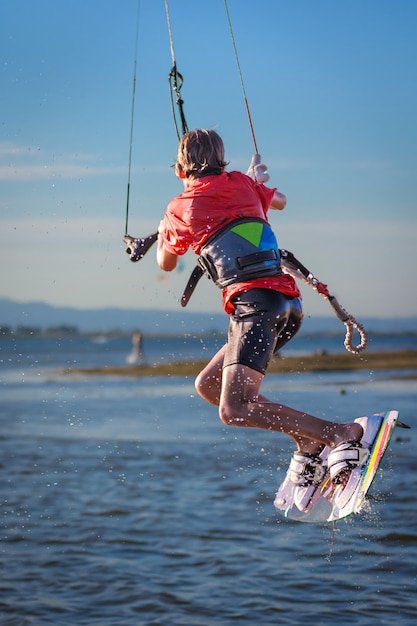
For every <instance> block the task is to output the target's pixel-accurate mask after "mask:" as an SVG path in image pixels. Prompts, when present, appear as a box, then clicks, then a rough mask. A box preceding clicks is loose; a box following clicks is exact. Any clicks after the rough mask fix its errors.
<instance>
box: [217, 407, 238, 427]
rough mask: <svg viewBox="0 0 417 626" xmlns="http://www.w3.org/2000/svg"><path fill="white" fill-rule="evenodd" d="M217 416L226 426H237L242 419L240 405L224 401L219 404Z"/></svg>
mask: <svg viewBox="0 0 417 626" xmlns="http://www.w3.org/2000/svg"><path fill="white" fill-rule="evenodd" d="M219 417H220V420H221V421H222V422H223V424H226V426H239V425H241V423H242V421H243V416H242V410H241V407H239V406H238V405H236V406H231V405H229V404H227V403H224V402H222V403H220V405H219Z"/></svg>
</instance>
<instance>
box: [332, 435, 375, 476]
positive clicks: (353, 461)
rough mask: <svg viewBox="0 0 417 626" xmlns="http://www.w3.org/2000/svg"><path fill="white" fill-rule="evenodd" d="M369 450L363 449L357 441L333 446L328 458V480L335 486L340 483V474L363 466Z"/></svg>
mask: <svg viewBox="0 0 417 626" xmlns="http://www.w3.org/2000/svg"><path fill="white" fill-rule="evenodd" d="M368 457H369V449H368V448H363V447H362V446H361V444H360V443H358V442H357V441H345V442H343V443H340V444H339V445H338V446H335V447H334V448H333V450H332V451H331V452H330V454H329V457H328V465H329V471H330V478H331V479H332V481H333V482H334V483H336V484H338V483H339V482H341V481H342V474H343V473H344V472H347V471H351V470H352V469H354V468H355V467H359V466H360V467H362V466H364V465H365V463H366V461H367V460H368Z"/></svg>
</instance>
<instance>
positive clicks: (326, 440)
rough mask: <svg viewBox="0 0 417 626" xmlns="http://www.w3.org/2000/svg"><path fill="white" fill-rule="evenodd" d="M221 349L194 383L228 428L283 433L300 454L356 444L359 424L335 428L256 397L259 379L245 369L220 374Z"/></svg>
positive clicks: (236, 367)
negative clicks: (349, 442) (217, 409)
mask: <svg viewBox="0 0 417 626" xmlns="http://www.w3.org/2000/svg"><path fill="white" fill-rule="evenodd" d="M224 352H225V346H224V347H223V348H221V349H220V350H219V352H218V353H217V354H216V355H215V356H214V357H213V359H212V360H211V361H210V363H209V364H208V365H207V366H206V368H205V369H204V370H203V371H202V372H201V373H200V374H199V376H198V377H197V380H196V389H197V392H198V393H199V394H200V395H201V397H203V398H204V399H205V400H206V401H207V402H210V403H211V404H214V405H218V406H219V414H220V419H221V420H222V421H223V422H224V423H225V424H228V425H231V426H246V427H252V428H264V429H266V430H272V431H278V432H284V433H286V434H287V435H289V436H290V437H291V438H292V439H293V440H294V441H295V443H296V445H297V447H298V449H300V450H302V451H303V452H312V453H315V452H317V451H318V450H319V449H320V447H321V445H322V444H325V445H328V446H331V447H333V446H335V445H337V444H338V443H341V442H343V441H348V440H353V441H356V440H359V439H360V437H361V435H362V428H361V426H360V425H359V424H356V423H349V424H338V423H335V422H329V421H326V420H322V419H319V418H317V417H314V416H313V415H309V414H308V413H302V412H300V411H297V410H296V409H292V408H290V407H288V406H285V405H283V404H279V403H275V402H269V401H268V400H267V399H266V398H265V397H263V396H261V395H260V394H259V390H260V386H261V383H262V380H263V375H262V374H261V373H259V372H257V371H255V370H253V369H251V368H249V367H247V366H245V365H229V366H228V367H226V368H225V369H224V370H223V371H222V364H223V357H224Z"/></svg>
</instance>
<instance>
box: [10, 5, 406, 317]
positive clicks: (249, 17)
mask: <svg viewBox="0 0 417 626" xmlns="http://www.w3.org/2000/svg"><path fill="white" fill-rule="evenodd" d="M139 5H140V8H139V38H138V56H137V83H136V105H135V124H134V137H133V153H132V179H131V196H130V213H129V232H130V234H132V235H134V236H140V235H145V234H148V233H150V232H153V231H154V230H155V228H156V226H157V224H158V223H159V220H160V219H161V217H162V214H163V212H164V208H165V206H166V204H167V202H168V201H169V199H170V198H171V197H173V196H175V195H176V194H177V193H179V192H180V191H181V183H180V182H179V181H178V180H177V179H175V177H174V175H173V172H172V170H171V168H170V165H171V164H172V163H173V160H174V158H175V153H176V146H177V137H176V134H175V130H174V125H173V121H172V115H171V107H170V101H169V88H168V73H169V71H170V69H171V52H170V46H169V37H168V29H167V22H166V15H165V6H164V1H163V0H140V2H139ZM137 7H138V2H137V0H123V2H120V1H118V2H116V1H115V0H72V1H71V2H68V1H64V0H39V2H33V1H32V0H5V1H4V2H2V3H1V7H0V24H1V25H0V31H1V59H2V63H1V69H0V92H1V94H2V105H1V108H0V124H1V126H0V128H1V135H0V184H1V195H0V209H1V210H0V221H1V224H0V225H1V228H0V237H1V241H0V250H1V264H2V268H3V270H2V273H1V276H0V297H9V298H13V299H15V300H19V301H22V302H28V301H45V302H48V303H51V304H56V305H70V306H75V307H78V308H84V307H88V308H96V307H97V308H98V307H102V306H120V307H125V308H140V307H145V308H162V309H167V310H171V309H175V308H177V307H179V304H178V298H179V297H180V295H181V292H182V288H183V286H184V284H185V282H186V280H187V277H188V272H189V271H191V269H192V267H193V265H194V261H195V259H194V257H193V256H192V254H189V255H186V257H185V259H184V262H183V263H182V264H181V267H180V270H179V271H176V272H174V273H173V274H170V275H163V274H162V273H161V272H160V271H159V270H158V268H157V266H156V263H155V254H154V252H155V251H154V250H151V251H150V252H149V253H148V256H147V257H146V258H145V259H144V260H143V261H141V262H140V263H137V264H133V263H131V262H130V261H129V259H128V257H127V255H126V254H125V252H124V245H123V242H122V237H123V234H124V226H125V208H126V188H127V168H128V155H129V133H130V115H131V102H132V79H133V64H134V58H135V34H136V16H137ZM228 7H229V13H230V17H231V21H232V25H233V31H234V36H235V41H236V45H237V49H238V53H239V60H240V65H241V69H242V74H243V79H244V83H245V87H246V94H247V97H248V102H249V106H250V110H251V114H252V120H253V124H254V130H255V136H256V140H257V144H258V148H259V151H260V153H261V154H262V158H263V162H265V163H266V164H267V165H268V167H269V174H270V177H271V179H270V184H271V186H278V187H279V188H280V189H281V191H283V192H284V193H285V194H286V195H287V200H288V204H287V208H286V209H285V211H284V212H283V213H278V214H273V215H272V217H271V222H272V224H273V226H274V229H275V231H276V233H277V237H278V241H279V245H280V246H281V247H283V248H287V249H289V250H291V251H293V252H294V253H295V254H296V255H297V256H298V257H299V258H300V260H302V262H303V263H304V264H305V265H307V267H309V268H310V269H311V270H312V271H313V273H314V274H315V275H316V276H318V277H319V278H320V279H321V280H322V281H323V282H326V283H327V284H328V285H329V287H330V290H331V292H332V293H334V294H335V295H336V296H337V297H338V298H339V300H340V302H341V304H342V305H344V306H345V308H346V309H348V310H349V312H351V313H352V314H354V315H355V316H356V317H358V319H359V318H360V317H361V316H370V315H372V316H379V317H385V316H394V315H400V316H409V315H417V295H416V289H415V277H414V269H415V267H416V262H415V258H414V257H415V249H416V243H417V229H416V225H417V224H416V210H415V207H416V197H417V124H416V111H417V85H416V77H417V71H416V70H417V39H416V36H415V32H416V25H417V3H416V2H415V1H414V0H400V1H398V0H351V1H350V2H343V3H342V2H334V0H317V1H315V2H311V0H294V1H293V2H284V1H283V0H282V1H281V0H265V1H264V2H262V3H258V4H256V3H253V2H252V1H250V0H228ZM169 10H170V17H171V27H172V33H173V40H174V48H175V56H176V60H177V64H178V69H179V71H180V72H181V73H182V74H183V76H184V85H183V88H182V96H183V99H184V102H185V114H186V117H187V122H188V125H189V127H190V128H196V127H202V126H205V127H210V128H215V129H216V130H217V131H218V132H219V133H220V134H221V135H222V137H223V139H224V141H225V145H226V155H227V159H228V160H229V161H230V166H229V167H230V169H243V171H245V170H246V169H247V166H248V164H249V162H250V159H251V155H252V153H253V143H252V137H251V133H250V130H249V125H248V120H247V116H246V110H245V106H244V101H243V94H242V89H241V85H240V80H239V75H238V71H237V66H236V61H235V56H234V51H233V46H232V42H231V37H230V33H229V27H228V23H227V18H226V13H225V8H224V2H223V0H210V1H208V2H205V3H197V2H195V0H182V1H180V0H171V1H170V2H169ZM5 269H6V271H5ZM219 296H220V294H219V293H218V291H217V289H215V288H214V287H213V286H212V285H211V284H209V283H208V282H204V283H203V284H200V285H199V287H198V290H197V292H196V294H195V295H194V297H193V299H192V300H191V302H190V304H189V309H190V310H206V311H214V312H218V311H220V310H221V307H220V297H219ZM303 296H304V303H305V312H306V314H307V315H315V314H318V315H327V314H329V313H330V314H331V311H330V309H329V307H328V305H327V304H326V303H325V302H324V301H323V300H322V299H321V298H320V297H319V296H318V295H317V294H315V293H313V292H311V291H310V290H309V289H308V288H303Z"/></svg>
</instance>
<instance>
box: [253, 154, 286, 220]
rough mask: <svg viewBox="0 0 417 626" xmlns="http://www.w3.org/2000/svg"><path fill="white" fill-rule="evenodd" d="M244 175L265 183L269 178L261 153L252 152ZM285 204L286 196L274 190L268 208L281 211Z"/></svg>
mask: <svg viewBox="0 0 417 626" xmlns="http://www.w3.org/2000/svg"><path fill="white" fill-rule="evenodd" d="M246 176H249V178H252V180H255V181H256V182H258V183H262V184H264V183H267V182H268V180H269V174H268V168H267V166H266V165H264V164H263V163H261V155H260V154H254V155H253V157H252V160H251V162H250V165H249V169H248V171H247V172H246ZM286 204H287V198H286V197H285V196H284V194H283V193H281V192H280V191H278V190H276V191H275V193H274V196H273V198H272V200H271V204H270V208H271V209H276V210H277V211H282V209H285V205H286Z"/></svg>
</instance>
